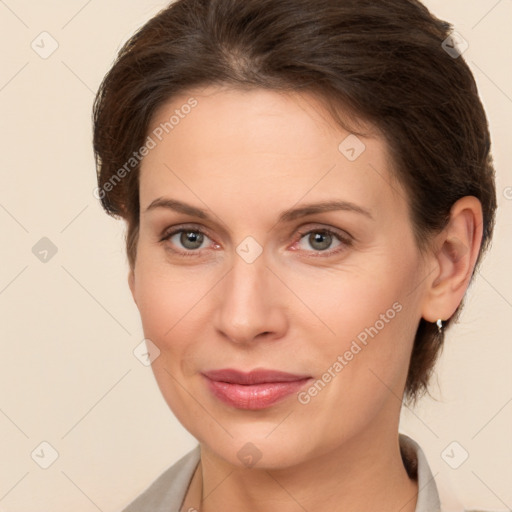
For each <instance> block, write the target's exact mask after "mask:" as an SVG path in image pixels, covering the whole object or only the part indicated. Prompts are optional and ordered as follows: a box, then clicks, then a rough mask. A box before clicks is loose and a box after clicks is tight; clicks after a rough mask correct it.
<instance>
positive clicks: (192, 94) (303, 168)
mask: <svg viewBox="0 0 512 512" xmlns="http://www.w3.org/2000/svg"><path fill="white" fill-rule="evenodd" d="M191 105H193V106H191ZM361 126H362V125H361V124H359V125H358V128H361ZM364 133H365V136H355V135H353V134H351V133H350V131H347V130H346V129H344V128H341V127H340V126H339V125H338V124H337V123H336V122H335V121H334V120H333V119H332V117H331V116H330V114H329V113H328V112H327V110H326V109H325V107H324V106H323V104H322V103H321V102H320V101H319V100H318V99H317V98H316V97H315V96H313V95H311V94H304V93H301V94H299V93H289V92H286V93H284V92H277V91H273V90H264V89H250V90H239V89H230V88H225V87H222V88H221V87H213V86H210V87H207V88H204V89H195V90H191V91H189V92H188V93H186V94H181V95H179V96H176V97H174V98H173V99H172V100H171V101H168V102H167V103H165V104H164V105H163V106H162V107H160V108H159V109H158V111H157V112H156V113H155V115H154V116H153V119H152V121H151V123H150V127H149V131H148V135H149V136H150V137H152V138H153V139H154V141H155V147H154V148H153V149H152V150H151V151H150V152H149V154H148V155H147V156H145V157H144V159H143V161H142V165H141V179H140V187H141V190H140V193H141V207H142V208H143V207H144V205H146V206H147V204H149V203H150V202H151V201H152V200H154V199H155V197H157V196H159V195H160V196H161V195H162V192H163V191H165V190H169V191H173V190H174V191H176V190H178V189H179V190H180V195H183V194H185V195H188V196H189V197H190V198H192V197H193V195H191V191H190V187H194V189H195V190H196V192H198V193H200V197H207V196H208V197H210V196H211V193H212V192H213V191H214V190H212V187H215V192H216V193H217V194H220V195H223V194H224V195H225V199H226V200H231V201H232V204H235V201H234V200H233V196H234V194H236V195H237V196H239V197H240V198H241V200H240V203H241V205H243V204H244V200H245V199H250V197H251V193H252V196H254V194H259V195H260V196H261V193H262V191H265V193H266V196H267V198H268V199H269V200H270V199H271V198H272V197H274V199H276V200H277V199H279V200H280V201H281V200H284V201H289V202H292V203H296V202H297V201H299V200H300V198H301V197H302V196H305V195H306V194H307V195H308V197H307V198H305V199H313V198H314V199H326V198H332V196H333V192H335V191H340V194H337V195H341V196H343V195H345V197H344V199H358V200H359V201H361V202H363V203H365V204H366V205H369V204H371V203H375V204H376V205H377V206H378V205H379V204H380V203H382V206H383V207H384V206H386V205H387V206H391V205H392V204H393V202H395V203H396V201H397V200H403V199H404V196H405V193H404V192H403V191H401V190H399V189H398V186H397V184H395V183H394V180H393V179H392V175H391V165H392V164H391V160H390V157H389V153H388V148H387V145H386V143H385V140H384V138H383V137H382V136H380V135H379V134H378V131H377V130H376V129H374V127H371V126H368V125H366V126H365V132H364ZM160 139H161V140H160ZM180 181H181V183H180ZM187 188H188V190H186V189H187ZM335 195H336V194H335ZM313 196H314V197H313ZM347 196H351V197H347ZM384 203H386V204H384ZM246 204H247V203H246Z"/></svg>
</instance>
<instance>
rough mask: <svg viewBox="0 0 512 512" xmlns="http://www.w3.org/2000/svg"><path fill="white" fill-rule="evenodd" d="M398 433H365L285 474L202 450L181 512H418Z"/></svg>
mask: <svg viewBox="0 0 512 512" xmlns="http://www.w3.org/2000/svg"><path fill="white" fill-rule="evenodd" d="M397 432H398V429H396V430H394V431H393V430H392V429H390V430H389V431H387V432H382V431H380V432H379V433H376V432H374V431H373V432H369V431H368V432H363V433H361V434H359V435H357V436H356V437H354V438H352V439H350V440H349V441H347V442H345V443H343V444H342V445H341V446H339V447H337V448H336V449H334V450H330V451H329V452H328V453H325V454H322V455H320V456H317V457H314V458H310V459H308V460H306V461H304V462H303V463H301V464H298V465H295V466H292V467H286V468H283V469H268V470H267V469H258V468H256V467H255V468H250V469H249V468H239V467H235V466H232V465H231V464H228V463H226V461H225V460H223V459H221V458H219V457H218V456H216V455H215V454H214V453H212V452H211V451H209V450H206V449H205V448H204V446H202V447H201V463H200V464H199V466H198V468H197V470H196V473H195V474H194V478H193V479H192V482H191V485H190V487H189V491H188V493H187V496H186V498H185V501H184V504H183V507H182V509H181V510H182V511H184V512H189V511H190V512H192V511H195V510H197V511H201V512H220V511H223V510H244V511H248V512H249V511H250V512H277V511H279V512H298V511H303V510H307V511H308V512H320V511H324V510H332V511H342V510H343V511H345V510H348V511H359V510H379V511H380V512H388V511H389V512H396V511H397V510H400V512H414V511H415V509H416V501H417V493H418V484H417V481H416V480H412V479H410V478H409V476H408V474H407V471H406V469H405V467H404V463H403V461H402V456H401V453H400V447H399V444H398V433H397Z"/></svg>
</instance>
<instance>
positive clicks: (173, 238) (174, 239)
mask: <svg viewBox="0 0 512 512" xmlns="http://www.w3.org/2000/svg"><path fill="white" fill-rule="evenodd" d="M205 240H210V238H209V237H208V236H207V235H206V233H204V232H203V231H201V230H200V229H198V228H195V227H190V228H187V227H183V226H181V227H180V228H176V229H172V230H170V231H168V232H167V233H166V234H165V235H164V236H163V238H161V239H160V242H167V241H168V242H170V243H171V244H172V246H174V247H178V249H181V250H174V249H172V248H171V250H172V251H173V252H174V253H176V254H177V255H178V256H198V255H199V253H200V251H199V249H201V246H202V245H203V243H204V242H205Z"/></svg>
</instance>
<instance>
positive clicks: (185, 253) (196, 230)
mask: <svg viewBox="0 0 512 512" xmlns="http://www.w3.org/2000/svg"><path fill="white" fill-rule="evenodd" d="M184 232H192V233H200V234H201V235H203V236H205V237H207V238H210V237H209V236H208V234H207V233H206V232H204V231H203V230H202V229H199V228H197V227H195V226H180V227H179V228H175V229H172V230H171V231H168V232H166V233H165V235H164V236H163V237H162V238H161V239H160V243H164V242H167V241H169V239H170V238H171V237H173V236H174V235H176V234H178V233H184ZM312 233H322V234H324V235H325V234H327V235H331V236H333V237H334V238H337V239H338V241H339V242H341V244H340V245H339V246H338V248H337V249H331V250H329V249H326V250H324V251H306V252H313V253H317V254H316V255H314V254H313V255H311V256H310V257H313V258H317V257H324V258H326V257H330V256H334V255H336V254H338V253H340V252H342V251H344V250H346V248H347V247H350V246H351V245H352V239H351V238H350V237H349V236H346V237H345V236H343V235H341V234H340V233H338V232H336V231H334V230H332V229H329V228H316V229H309V230H305V231H302V230H299V231H298V235H299V238H298V240H297V241H296V242H294V244H295V243H297V242H300V240H302V238H303V237H305V236H306V235H310V234H312ZM170 250H171V251H172V252H173V253H174V254H175V255H177V256H179V257H185V258H187V257H200V256H201V254H200V251H199V250H195V251H194V250H191V249H189V250H188V251H176V250H174V249H170Z"/></svg>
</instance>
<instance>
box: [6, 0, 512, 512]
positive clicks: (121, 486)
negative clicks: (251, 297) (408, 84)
mask: <svg viewBox="0 0 512 512" xmlns="http://www.w3.org/2000/svg"><path fill="white" fill-rule="evenodd" d="M426 4H427V6H428V7H430V8H431V9H432V11H433V12H434V13H435V14H437V15H438V16H439V17H441V18H445V19H448V20H449V21H451V22H453V23H454V24H455V28H456V30H457V31H458V32H460V33H461V34H462V35H463V36H464V37H465V39H466V40H467V41H468V42H469V45H470V46H469V49H468V50H467V52H466V53H465V57H466V59H467V60H468V62H469V63H470V65H471V67H472V69H473V70H474V73H475V76H476V80H477V82H478V86H479V89H480V91H481V95H482V98H483V102H484V104H485V107H486V110H487V113H488V117H489V122H490V126H491V132H492V136H493V143H494V151H493V153H494V157H495V162H496V167H497V169H498V179H497V188H498V202H499V213H498V224H497V230H496V234H495V240H494V245H493V248H492V251H491V253H490V254H489V255H488V256H487V258H486V260H485V263H484V265H483V267H482V268H481V271H480V272H479V274H478V275H477V279H476V281H475V283H474V285H473V286H472V287H471V289H470V291H469V297H468V300H467V307H466V310H465V313H464V314H463V316H462V318H461V322H460V325H459V326H456V328H455V329H454V330H453V331H452V332H450V333H449V335H448V337H447V340H446V347H445V351H444V353H443V355H442V358H441V361H440V363H439V366H438V369H437V373H436V376H435V378H434V382H433V386H432V394H433V396H434V397H435V398H436V400H432V399H430V398H426V399H424V400H423V401H422V402H421V404H420V405H419V406H418V407H417V408H416V409H415V410H414V411H411V410H407V409H405V408H404V411H403V416H402V423H401V430H402V432H404V433H407V434H409V435H411V436H412V437H413V438H414V439H416V440H417V441H418V442H419V443H420V445H421V446H422V447H423V449H424V451H425V453H426V454H427V457H428V459H429V462H430V464H431V467H432V471H433V473H434V475H435V477H436V481H437V482H438V485H439V486H440V487H441V488H442V489H444V486H445V485H450V486H451V488H452V489H453V491H454V492H455V493H456V494H457V495H458V497H459V499H460V502H461V503H462V504H463V505H464V506H465V507H466V508H468V509H472V508H481V509H489V510H500V511H505V510H511V509H512V469H511V468H512V427H511V425H512V376H511V375H512V373H511V367H512V347H511V336H510V330H509V329H510V327H509V323H508V321H509V319H510V317H511V314H512V286H511V285H512V273H511V271H510V261H511V260H512V258H511V256H512V254H511V253H512V244H511V241H510V236H509V235H510V233H511V232H512V231H511V224H512V172H511V167H512V154H511V149H510V148H511V143H510V135H509V133H510V126H509V125H510V123H511V120H512V72H511V62H512V35H511V32H512V31H511V28H510V22H511V21H512V1H511V0H501V1H496V0H477V1H472V2H468V1H467V0H428V1H426ZM165 5H166V2H165V1H135V0H108V1H105V0H103V1H100V0H90V1H88V2H87V1H85V0H73V1H69V0H68V1H66V2H63V1H61V2H57V1H46V2H41V1H35V0H32V1H23V0H5V1H0V23H1V30H0V48H1V53H2V66H1V72H0V109H1V120H2V131H1V139H0V140H1V144H2V147H1V151H0V172H1V178H2V180H1V183H2V187H1V189H0V229H1V235H2V239H1V240H2V241H1V244H0V247H1V249H0V250H1V266H0V315H1V323H0V326H1V329H2V330H1V343H2V352H1V358H0V432H1V436H0V454H1V455H0V457H1V458H0V510H2V511H8V512H27V511H35V510H37V511H39V512H43V511H48V512H49V511H51V512H64V511H69V510H73V511H75V512H94V511H97V510H101V511H103V512H110V511H116V510H120V509H121V508H122V507H123V506H124V505H126V504H127V503H128V502H129V501H130V500H131V499H132V498H133V497H134V496H136V495H137V494H138V493H140V492H141V491H142V490H143V488H145V487H146V486H147V485H148V484H149V483H150V482H151V481H152V480H153V479H154V478H155V477H156V476H157V475H159V474H160V473H161V472H162V471H163V470H164V469H165V468H166V467H168V466H169V465H170V464H171V463H172V462H174V461H175V460H177V459H178V458H179V457H180V456H182V455H183V454H184V453H186V452H187V451H188V450H189V449H191V448H192V447H193V446H194V445H195V440H194V439H193V438H192V437H191V436H190V435H189V434H188V433H187V432H186V431H185V430H184V429H183V428H182V427H181V425H180V424H179V423H178V422H177V420H176V419H175V418H174V417H173V415H172V413H171V412H170V411H169V410H168V408H167V406H166V405H165V403H164V401H163V399H162V398H161V396H160V392H159V390H158V388H157V386H156V384H155V382H154V378H153V375H152V373H151V370H150V368H148V367H145V366H144V365H143V364H141V363H140V362H139V360H138V359H136V357H134V354H133V352H132V351H133V350H134V348H135V347H136V346H137V345H138V344H139V343H140V342H141V340H142V339H143V334H142V329H141V325H140V320H139V316H138V311H137V309H136V307H135V305H134V303H133V302H132V299H131V296H130V294H129V289H128V285H127V282H126V276H127V262H126V258H125V254H124V246H123V233H124V226H123V224H122V222H121V221H115V220H114V219H111V218H110V217H108V216H107V215H105V214H104V213H103V211H102V210H101V208H100V206H99V203H98V201H97V200H96V199H95V198H94V197H93V194H92V191H93V189H94V187H95V186H96V183H95V170H94V161H93V155H92V147H91V104H92V100H93V97H94V92H95V91H96V89H97V87H98V85H99V83H100V81H101V79H102V77H103V75H104V74H105V72H106V71H107V69H108V68H109V66H110V64H111V62H112V60H113V58H114V56H115V54H116V51H117V50H118V49H119V47H120V45H121V43H123V42H124V41H125V40H126V39H127V38H128V36H129V35H130V34H131V33H132V32H133V31H134V30H135V29H136V28H137V27H139V26H140V25H141V24H143V23H144V22H145V21H146V20H147V19H148V18H149V17H151V16H152V15H153V14H155V13H156V12H157V11H158V10H159V9H160V8H162V7H164V6H165ZM43 31H47V32H48V33H49V34H51V38H53V39H54V40H55V41H56V42H57V43H58V48H57V50H56V51H55V52H54V53H53V54H52V55H50V56H48V57H47V58H42V57H41V56H40V55H39V54H38V53H36V51H34V49H33V48H32V47H31V43H32V41H35V43H34V46H35V48H37V50H38V51H39V53H42V52H44V51H49V50H50V49H51V44H52V40H51V39H50V36H39V34H40V33H41V32H43ZM43 38H45V39H43ZM43 237H47V238H48V239H50V240H51V242H52V243H53V244H54V245H55V246H56V248H57V253H56V254H55V255H53V257H51V252H50V253H49V254H48V256H47V259H48V261H47V262H42V261H40V259H38V258H37V257H36V255H35V254H34V253H33V252H32V248H33V247H34V245H35V244H36V243H38V241H39V240H40V239H41V238H43ZM41 243H43V244H44V243H45V242H41ZM43 441H45V442H47V443H49V444H50V445H51V446H52V447H53V449H55V450H56V451H57V452H58V454H59V455H58V458H57V459H56V460H55V462H54V463H53V464H52V465H51V466H50V467H48V469H42V468H41V467H40V464H43V465H44V464H45V463H48V462H51V457H52V449H51V448H49V447H48V446H46V445H43V446H40V444H41V443H42V442H43ZM453 441H456V442H457V443H459V445H460V447H459V446H458V445H454V446H455V451H454V452H453V453H454V456H455V457H456V458H457V457H460V456H461V453H462V451H461V450H462V449H464V450H466V451H467V452H468V453H469V458H468V459H467V460H466V461H465V462H464V463H463V464H462V465H461V466H460V467H459V468H458V469H452V468H451V467H450V466H449V465H448V464H447V463H446V462H445V460H444V459H443V457H442V456H441V454H442V452H443V450H444V449H445V448H446V447H447V446H448V445H450V443H452V442H453ZM452 447H453V446H452ZM31 453H33V455H32V456H31ZM442 492H444V491H442Z"/></svg>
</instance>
